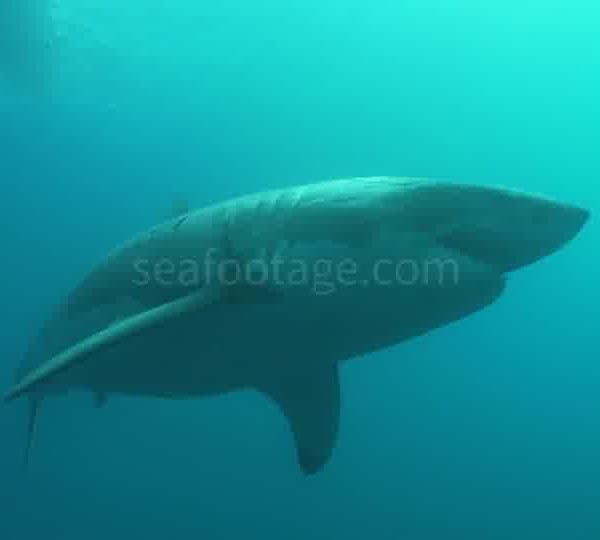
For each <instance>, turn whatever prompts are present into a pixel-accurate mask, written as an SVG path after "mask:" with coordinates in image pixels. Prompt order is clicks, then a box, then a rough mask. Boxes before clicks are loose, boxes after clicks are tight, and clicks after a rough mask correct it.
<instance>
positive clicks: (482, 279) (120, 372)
mask: <svg viewBox="0 0 600 540" xmlns="http://www.w3.org/2000/svg"><path fill="white" fill-rule="evenodd" d="M503 286H504V280H503V278H502V276H500V275H497V274H493V273H490V274H484V275H479V276H478V277H477V279H464V280H463V282H459V283H457V284H454V285H447V284H446V285H439V284H434V285H432V284H421V285H412V286H381V285H371V286H365V285H360V286H359V285H356V286H353V287H348V288H346V289H343V290H337V291H335V293H332V294H328V295H324V294H315V293H314V291H312V290H305V291H301V292H298V293H297V294H291V295H289V296H284V297H283V298H282V299H281V300H280V301H277V302H265V303H261V302H253V303H249V304H244V303H241V304H234V305H222V306H218V307H216V308H214V309H209V310H206V311H205V312H201V313H198V314H195V315H194V316H192V317H188V318H186V319H184V320H179V321H174V322H172V323H170V324H169V325H168V326H165V327H163V328H161V329H158V330H156V331H155V332H153V333H152V334H150V335H147V336H145V337H144V338H143V339H139V340H136V339H133V340H130V341H128V342H127V343H126V344H122V345H119V346H118V347H115V348H113V349H112V350H109V351H106V352H104V353H102V354H100V355H98V356H97V357H95V358H94V359H93V360H91V361H88V362H86V363H84V364H83V365H82V366H81V367H79V368H76V369H74V370H73V372H72V373H70V374H69V375H68V379H69V380H68V385H69V386H77V387H83V388H85V389H89V390H92V391H96V392H102V393H123V394H130V395H147V396H161V397H168V398H187V397H194V396H208V395H218V394H222V393H226V392H230V391H234V390H238V389H243V388H249V387H252V386H254V385H255V384H258V383H259V382H260V381H261V380H263V379H264V378H265V376H268V373H269V372H271V371H272V370H281V369H284V370H285V369H286V368H287V367H290V366H292V365H293V364H302V363H308V362H313V361H319V362H330V363H335V362H341V361H344V360H346V359H350V358H353V357H357V356H360V355H364V354H366V353H369V352H373V351H376V350H378V349H381V348H384V347H389V346H391V345H394V344H396V343H400V342H402V341H405V340H407V339H410V338H412V337H415V336H418V335H421V334H424V333H426V332H428V331H430V330H433V329H435V328H438V327H440V326H443V325H445V324H448V323H450V322H452V321H455V320H458V319H461V318H463V317H465V316H467V315H469V314H471V313H473V312H475V311H477V310H479V309H481V308H483V307H485V306H486V305H488V304H490V303H491V302H493V301H494V300H495V299H496V298H497V297H498V296H499V294H500V293H501V292H502V290H503ZM65 382H67V381H65Z"/></svg>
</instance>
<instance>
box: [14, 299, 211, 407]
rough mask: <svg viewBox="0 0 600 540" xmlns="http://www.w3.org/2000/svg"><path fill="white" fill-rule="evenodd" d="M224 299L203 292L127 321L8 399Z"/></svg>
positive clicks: (69, 353) (53, 363)
mask: <svg viewBox="0 0 600 540" xmlns="http://www.w3.org/2000/svg"><path fill="white" fill-rule="evenodd" d="M222 296H223V295H222V290H221V289H220V288H219V287H206V288H205V289H203V290H202V291H200V292H197V293H194V294H191V295H189V296H186V297H183V298H179V299H177V300H175V301H173V302H170V303H168V304H163V305H161V306H159V307H157V308H154V309H150V310H148V311H144V312H143V313H140V314H138V315H135V316H133V317H130V318H128V319H124V320H122V321H121V322H119V323H117V324H114V325H112V326H110V327H108V328H106V329H105V330H103V331H101V332H98V333H97V334H93V335H92V336H90V337H88V338H87V339H84V340H83V341H80V342H79V343H78V344H76V345H75V346H73V347H71V348H70V349H67V350H66V351H63V352H62V353H60V354H58V355H57V356H55V357H54V358H52V359H50V360H49V361H48V362H46V363H45V364H43V365H42V366H40V367H39V368H38V369H36V370H34V371H32V372H31V373H30V374H29V375H27V376H26V377H25V378H24V379H23V380H21V382H20V383H18V384H17V385H15V386H14V387H13V389H12V390H11V391H10V392H9V393H8V394H7V395H6V396H5V398H4V399H5V401H11V400H13V399H15V398H17V397H19V396H21V395H23V394H25V393H27V392H31V391H32V390H34V389H35V388H37V387H38V386H39V385H41V384H43V383H45V382H47V381H49V380H50V379H52V378H53V377H55V376H56V375H58V374H59V373H62V372H64V371H66V370H67V369H70V368H72V367H73V366H75V365H76V364H79V363H81V362H83V361H84V360H86V359H87V358H89V357H90V356H92V355H94V354H96V353H98V352H101V351H103V350H106V349H108V348H109V347H112V346H114V345H117V344H118V343H120V342H123V341H125V340H128V339H132V338H134V337H136V336H140V335H144V334H146V333H147V332H150V331H152V330H154V329H156V328H158V327H160V326H163V325H165V324H167V323H169V322H170V321H173V320H174V319H177V318H179V317H184V316H187V315H190V314H191V313H195V312H197V311H199V310H202V309H205V308H207V307H209V306H212V305H215V304H218V303H219V302H220V301H221V299H222Z"/></svg>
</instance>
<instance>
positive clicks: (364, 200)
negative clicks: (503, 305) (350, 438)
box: [6, 177, 588, 473]
mask: <svg viewBox="0 0 600 540" xmlns="http://www.w3.org/2000/svg"><path fill="white" fill-rule="evenodd" d="M587 217H588V213H587V212H586V211H584V210H582V209H580V208H577V207H574V206H570V205H565V204H561V203H558V202H554V201H550V200H547V199H544V198H540V197H537V196H530V195H527V194H523V193H520V192H515V191H511V190H507V189H501V188H488V187H479V186H472V185H462V184H449V183H442V182H430V181H422V180H411V179H400V178H389V177H378V178H357V179H349V180H338V181H331V182H323V183H318V184H312V185H307V186H301V187H296V188H290V189H285V190H278V191H272V192H266V193H259V194H255V195H250V196H246V197H241V198H239V199H234V200H231V201H226V202H224V203H222V204H220V205H215V206H212V207H209V208H204V209H200V210H197V211H192V212H187V213H185V214H181V213H179V212H178V213H177V216H175V217H174V218H173V219H171V220H169V221H168V222H165V223H163V224H161V225H159V226H157V227H155V228H154V229H152V230H150V231H148V232H145V233H143V234H141V235H139V236H138V237H136V238H134V239H133V240H131V241H129V242H127V243H126V244H124V245H123V246H121V247H120V248H118V249H116V250H115V251H114V252H113V253H111V254H110V255H109V256H108V257H107V258H106V259H105V260H104V261H102V262H101V263H100V264H99V265H98V266H97V267H96V268H94V269H92V271H91V272H90V274H89V275H88V276H87V277H86V278H84V279H83V281H82V282H81V283H80V284H79V285H78V286H77V287H76V288H75V289H74V290H73V292H72V294H70V295H69V297H68V298H67V299H66V300H65V302H64V304H63V306H62V307H61V309H60V310H59V311H58V313H57V315H56V317H55V319H54V321H53V323H52V324H55V325H59V326H60V325H69V324H73V323H74V322H76V321H79V320H80V319H82V318H85V317H89V316H90V314H92V313H95V312H96V311H97V310H102V309H106V308H111V307H113V306H115V305H120V303H122V302H126V301H127V302H133V304H135V308H134V309H130V310H129V311H128V312H127V313H126V314H124V315H122V316H119V317H116V318H114V317H113V318H112V319H108V320H109V322H108V323H107V324H106V325H105V326H99V325H97V324H96V325H94V326H93V327H90V331H89V332H87V334H85V335H78V336H77V338H76V339H72V340H65V341H64V342H63V346H62V347H61V348H60V349H59V350H56V348H54V349H53V350H52V352H50V353H49V354H48V355H47V357H45V358H44V355H43V354H42V355H41V357H40V359H39V361H36V362H29V364H28V365H29V368H28V369H26V370H22V373H21V375H22V376H21V377H20V379H19V381H18V382H17V383H16V384H15V386H14V387H13V388H12V389H11V390H10V392H9V393H8V394H7V396H6V399H7V400H12V399H15V398H17V397H19V396H22V395H29V396H30V397H31V402H32V404H33V405H35V407H34V408H33V409H32V410H33V411H34V412H36V411H37V408H38V404H39V401H40V400H41V399H42V398H43V397H45V396H46V395H48V394H50V393H56V392H60V391H62V390H65V389H68V388H80V389H84V390H88V391H91V392H92V393H93V395H94V396H95V399H96V403H97V404H98V405H102V404H103V403H104V402H105V401H106V399H107V398H108V397H109V396H111V395H118V394H133V395H142V396H150V397H152V396H154V397H166V398H192V397H201V396H214V395H220V394H222V393H225V392H230V391H235V390H241V389H248V388H252V389H255V390H257V391H259V392H261V393H262V394H264V395H265V396H267V397H268V398H269V399H271V400H272V401H273V402H275V403H276V404H277V405H278V407H279V408H280V409H281V411H282V413H283V414H284V416H285V417H286V418H287V420H288V423H289V425H290V428H291V431H292V433H293V434H294V440H295V444H296V447H297V451H298V460H299V464H300V466H301V468H302V470H303V471H304V472H306V473H314V472H317V471H318V470H320V469H321V468H322V467H323V465H324V464H325V463H326V462H327V461H328V459H329V458H330V456H331V454H332V451H333V448H334V446H335V443H336V440H337V437H338V430H339V419H340V384H339V371H338V370H339V365H340V363H341V362H343V361H344V360H347V359H350V358H353V357H357V356H360V355H364V354H367V353H369V352H372V351H375V350H378V349H381V348H384V347H389V346H392V345H394V344H397V343H400V342H402V341H404V340H406V339H410V338H412V337H414V336H418V335H422V334H424V333H427V332H429V331H431V330H433V329H435V328H438V327H440V326H443V325H446V324H449V323H451V322H453V321H457V320H459V319H461V318H464V317H466V316H468V315H470V314H472V313H475V312H476V311H478V310H480V309H482V308H484V307H486V306H488V305H490V304H491V303H492V302H494V300H496V299H497V298H498V297H499V296H500V295H501V294H502V292H503V291H504V289H505V275H506V274H507V273H508V272H511V271H514V270H516V269H518V268H520V267H522V266H525V265H528V264H531V263H533V262H535V261H536V260H538V259H540V258H542V257H544V256H546V255H549V254H550V253H553V252H554V251H556V250H557V249H559V248H561V247H562V246H563V245H564V244H566V243H567V242H568V241H570V240H571V239H572V238H573V237H574V236H575V235H576V234H577V233H578V232H579V230H580V229H581V228H582V226H583V225H584V223H585V221H586V220H587ZM32 418H33V419H35V414H33V415H32ZM31 425H32V426H33V427H34V426H35V422H33V423H32V424H31ZM33 427H32V428H31V429H30V431H31V433H33Z"/></svg>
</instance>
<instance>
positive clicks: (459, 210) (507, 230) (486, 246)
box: [419, 185, 590, 272]
mask: <svg viewBox="0 0 600 540" xmlns="http://www.w3.org/2000/svg"><path fill="white" fill-rule="evenodd" d="M423 194H424V195H425V196H424V197H421V199H420V201H419V206H420V208H423V207H424V206H426V205H428V206H429V207H431V208H434V209H435V213H433V212H429V214H428V215H434V216H436V220H430V221H431V223H433V226H432V229H433V230H434V231H436V232H435V234H436V237H437V240H438V242H440V243H441V244H442V245H444V246H445V247H447V248H449V249H453V250H456V251H458V252H460V253H462V254H464V255H467V256H469V257H471V258H473V259H476V260H478V261H480V262H484V263H486V264H489V265H492V266H494V267H496V268H497V269H498V270H500V271H501V272H510V271H513V270H517V269H519V268H522V267H524V266H527V265H530V264H532V263H534V262H536V261H538V260H540V259H542V258H544V257H547V256H549V255H551V254H553V253H554V252H556V251H558V250H559V249H561V248H562V247H564V246H565V245H566V244H568V243H569V242H570V241H571V240H573V239H574V238H575V237H576V236H577V235H578V234H579V232H580V231H581V229H582V228H583V227H584V226H585V224H586V222H587V221H588V220H589V218H590V212H589V211H588V210H586V209H584V208H581V207H578V206H574V205H570V204H564V203H561V202H557V201H553V200H550V199H546V198H544V197H541V196H537V195H531V194H527V193H521V192H517V191H513V190H510V189H504V188H490V187H475V186H465V185H454V186H449V185H437V186H435V185H434V186H433V187H431V188H425V189H423ZM423 201H425V203H424V202H423ZM440 224H441V226H440Z"/></svg>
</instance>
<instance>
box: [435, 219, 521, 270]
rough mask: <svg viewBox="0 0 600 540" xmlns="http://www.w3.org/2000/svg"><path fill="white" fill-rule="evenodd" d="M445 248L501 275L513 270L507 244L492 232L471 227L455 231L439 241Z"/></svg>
mask: <svg viewBox="0 0 600 540" xmlns="http://www.w3.org/2000/svg"><path fill="white" fill-rule="evenodd" d="M438 241H439V242H440V244H442V245H443V246H444V247H446V248H448V249H451V250H453V251H457V252H458V253H460V254H462V255H465V256H467V257H470V258H471V259H474V260H476V261H479V262H481V263H484V264H486V265H489V266H492V267H494V268H496V269H498V271H499V272H500V273H505V272H508V271H510V270H512V265H511V264H510V262H509V261H510V260H511V259H512V257H511V254H510V253H509V252H508V251H507V249H506V248H507V244H506V242H505V241H503V239H502V238H501V237H500V236H499V235H498V234H495V233H494V232H493V231H491V230H487V229H482V228H477V227H470V228H459V229H454V230H452V231H451V232H448V233H446V234H444V235H443V236H442V237H441V238H439V240H438Z"/></svg>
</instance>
